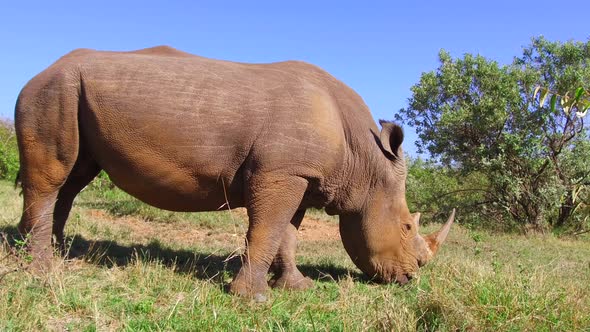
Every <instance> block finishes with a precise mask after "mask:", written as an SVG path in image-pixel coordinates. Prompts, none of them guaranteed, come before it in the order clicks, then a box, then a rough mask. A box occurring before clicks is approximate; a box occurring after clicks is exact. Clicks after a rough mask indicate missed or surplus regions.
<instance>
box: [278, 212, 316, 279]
mask: <svg viewBox="0 0 590 332" xmlns="http://www.w3.org/2000/svg"><path fill="white" fill-rule="evenodd" d="M304 215H305V210H298V211H297V212H296V213H295V215H294V216H293V219H291V224H290V225H288V226H287V229H286V231H285V234H284V235H283V240H282V242H281V246H280V247H279V252H278V253H277V256H276V257H275V259H274V261H273V262H272V265H271V270H272V271H273V272H274V276H273V278H272V279H271V280H270V282H269V285H270V286H271V287H273V288H283V289H292V290H303V289H308V288H310V287H312V286H313V281H312V280H311V279H309V278H307V277H305V276H304V275H303V274H302V273H301V272H300V271H299V269H298V268H297V265H296V264H295V253H296V251H297V230H298V229H299V225H301V221H302V220H303V216H304Z"/></svg>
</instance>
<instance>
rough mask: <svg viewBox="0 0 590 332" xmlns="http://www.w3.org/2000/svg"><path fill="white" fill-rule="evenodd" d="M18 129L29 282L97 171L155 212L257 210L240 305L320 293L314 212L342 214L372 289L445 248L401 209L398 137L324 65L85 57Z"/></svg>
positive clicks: (347, 239)
mask: <svg viewBox="0 0 590 332" xmlns="http://www.w3.org/2000/svg"><path fill="white" fill-rule="evenodd" d="M15 125H16V131H17V139H18V144H19V151H20V162H21V169H20V181H21V183H22V187H23V196H24V208H23V216H22V219H21V222H20V224H19V229H20V231H21V232H22V233H32V238H31V246H30V250H31V253H32V254H33V258H34V262H33V267H34V268H36V269H37V270H41V271H42V270H44V269H46V268H47V267H48V266H49V265H50V256H51V249H50V247H51V234H52V233H54V234H55V236H56V237H57V239H58V241H60V242H61V241H63V228H64V225H65V222H66V219H67V216H68V214H69V211H70V208H71V205H72V202H73V199H74V197H75V196H76V195H77V194H78V193H79V192H80V190H81V189H82V188H83V187H84V186H86V185H87V184H88V183H89V182H90V181H91V180H92V179H93V178H94V177H95V176H96V175H97V174H98V172H99V171H100V170H104V171H106V172H107V173H108V174H109V176H110V178H111V179H112V181H113V182H114V183H115V184H116V185H117V186H118V187H120V188H121V189H123V190H124V191H126V192H128V193H129V194H131V195H133V196H135V197H137V198H138V199H140V200H142V201H144V202H146V203H148V204H150V205H153V206H155V207H158V208H162V209H167V210H172V211H215V210H218V209H219V208H220V207H223V206H230V207H246V208H247V210H248V216H249V228H248V232H247V235H246V239H247V250H246V253H245V254H244V260H243V266H242V268H241V270H240V272H239V273H238V275H237V276H236V277H235V278H234V280H233V282H232V284H231V287H230V290H231V292H233V293H236V294H240V295H245V296H254V297H260V296H262V295H263V294H264V293H265V292H266V290H267V288H268V285H267V281H266V274H267V273H268V271H269V269H270V268H271V267H272V268H273V270H274V272H275V278H274V279H273V280H272V281H271V285H272V286H274V287H283V288H289V289H303V288H307V287H309V286H311V281H310V280H309V279H307V278H305V277H304V276H303V275H302V274H301V273H300V272H299V270H298V269H297V267H296V265H295V249H296V238H295V236H296V232H297V228H298V227H299V225H300V223H301V221H302V219H303V216H304V213H305V210H306V209H307V208H310V207H315V208H325V209H326V211H327V212H328V213H330V214H338V215H340V220H341V221H340V233H341V237H342V241H343V244H344V247H345V248H346V250H347V252H348V253H349V255H350V257H351V258H352V260H353V261H354V263H355V264H356V265H357V266H358V267H359V268H360V269H361V270H362V271H363V272H365V273H366V274H368V275H369V276H371V277H374V278H375V279H376V280H379V281H383V282H392V281H397V282H399V283H405V282H407V281H408V279H409V277H411V275H412V274H413V273H415V272H416V271H417V270H418V266H420V265H423V264H425V263H426V262H427V261H428V260H429V259H431V257H432V255H433V254H434V253H435V252H436V250H437V249H438V246H439V245H440V244H441V243H442V241H444V238H445V237H446V234H447V233H448V229H449V227H450V224H451V223H452V220H453V216H451V218H450V219H449V222H447V224H446V225H445V227H443V229H441V231H439V232H437V233H436V234H433V235H430V236H428V237H421V236H420V235H419V234H418V218H419V214H414V215H412V214H410V212H409V211H408V208H407V204H406V201H405V177H406V166H405V163H404V159H403V153H402V150H401V143H402V141H403V134H402V131H401V128H400V127H398V126H397V125H395V124H393V123H389V122H382V127H383V129H382V130H381V131H379V129H378V128H377V125H376V124H375V122H374V121H373V118H372V117H371V114H370V112H369V110H368V108H367V106H366V105H365V103H364V102H363V100H362V99H361V97H359V96H358V95H357V94H356V93H355V92H354V91H353V90H351V89H350V88H349V87H347V86H346V85H344V84H343V83H342V82H340V81H338V80H336V79H335V78H334V77H332V76H330V75H329V74H328V73H326V72H325V71H323V70H321V69H319V68H318V67H315V66H313V65H310V64H307V63H303V62H297V61H288V62H280V63H273V64H243V63H234V62H228V61H219V60H212V59H206V58H202V57H198V56H194V55H191V54H188V53H184V52H181V51H178V50H175V49H173V48H170V47H165V46H162V47H155V48H150V49H144V50H139V51H135V52H99V51H94V50H84V49H82V50H76V51H73V52H71V53H69V54H67V55H65V56H64V57H62V58H61V59H59V60H58V61H57V62H56V63H54V64H53V65H51V66H50V67H49V68H48V69H46V70H45V71H43V72H42V73H40V74H39V75H37V76H36V77H34V78H33V79H32V80H31V81H30V82H29V83H27V85H26V86H25V87H24V88H23V90H22V92H21V94H20V95H19V98H18V101H17V105H16V111H15Z"/></svg>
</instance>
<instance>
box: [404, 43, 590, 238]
mask: <svg viewBox="0 0 590 332" xmlns="http://www.w3.org/2000/svg"><path fill="white" fill-rule="evenodd" d="M439 60H440V65H439V67H438V68H437V70H435V71H432V72H428V73H425V74H423V75H422V77H421V79H420V82H419V83H418V84H416V85H415V86H414V87H413V88H412V92H413V96H412V97H411V98H410V99H409V101H408V107H406V108H404V109H402V110H400V113H399V115H398V116H397V120H398V121H401V122H404V123H406V124H409V125H411V126H413V127H415V128H416V131H417V133H418V137H419V142H418V148H419V152H426V151H428V152H429V153H430V154H431V156H433V157H434V158H435V159H436V160H438V162H439V163H440V165H442V166H444V167H445V168H446V169H447V172H455V174H456V176H459V177H461V178H464V179H469V178H472V179H477V181H475V182H474V181H467V180H465V181H463V182H469V183H470V184H469V186H467V187H466V188H469V189H470V190H479V191H480V194H479V197H477V199H479V202H476V201H474V200H473V199H475V197H469V198H468V199H464V200H460V201H458V202H457V203H458V206H459V208H468V210H469V208H473V206H479V207H480V209H479V211H480V213H481V215H482V217H485V218H486V219H488V220H490V219H491V220H493V221H495V222H498V223H502V224H507V225H509V224H513V223H518V224H521V225H526V226H532V227H534V228H535V229H544V228H546V227H564V226H571V227H575V228H580V227H582V226H583V225H582V224H580V221H581V220H583V219H584V217H583V216H580V215H578V214H579V213H581V212H582V211H583V209H580V207H581V206H582V204H583V202H582V200H581V197H587V191H588V183H589V182H590V165H589V164H588V163H587V162H586V160H589V159H590V151H588V150H587V149H586V148H585V146H586V145H587V144H588V138H587V135H586V128H585V127H584V123H583V117H582V116H583V115H584V112H585V109H584V108H585V107H586V104H585V101H584V96H585V90H580V89H578V87H586V86H590V66H589V64H590V42H589V43H574V42H568V43H553V42H549V41H547V40H545V39H543V38H536V39H533V41H532V45H530V46H529V47H527V48H526V49H524V51H523V55H522V56H521V57H519V58H516V59H515V60H514V62H513V64H511V65H508V66H501V65H499V64H498V63H497V62H495V61H491V60H488V59H486V58H484V57H483V56H479V55H478V56H474V55H471V54H466V55H464V56H463V57H462V58H458V59H453V58H452V57H451V56H450V55H449V54H448V53H447V52H445V51H441V52H440V54H439ZM536 86H544V87H546V89H545V90H541V89H538V90H537V92H541V93H540V94H534V93H533V91H534V90H535V87H536ZM547 91H555V93H557V94H559V96H564V97H561V98H560V97H558V95H557V94H553V95H552V97H551V99H552V100H551V101H550V103H549V104H548V105H547V104H546V103H545V99H546V98H547V97H548V95H549V93H548V92H547ZM568 91H574V92H569V93H568ZM569 96H572V97H569ZM558 101H559V102H558ZM442 179H444V177H442ZM445 181H446V180H445ZM435 187H436V185H435ZM453 190H459V189H457V188H456V187H452V186H451V187H450V188H449V190H448V191H449V192H452V191H453ZM581 193H582V194H581ZM580 194H581V195H580ZM574 198H575V199H574ZM477 199H476V200H477ZM474 204H475V205H474Z"/></svg>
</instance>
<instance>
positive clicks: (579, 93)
mask: <svg viewBox="0 0 590 332" xmlns="http://www.w3.org/2000/svg"><path fill="white" fill-rule="evenodd" d="M583 94H584V88H582V87H579V88H577V89H576V94H575V96H574V100H575V101H578V100H580V97H582V95H583Z"/></svg>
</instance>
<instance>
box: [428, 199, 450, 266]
mask: <svg viewBox="0 0 590 332" xmlns="http://www.w3.org/2000/svg"><path fill="white" fill-rule="evenodd" d="M453 221H455V209H453V212H451V216H450V217H449V219H448V220H447V222H446V223H445V224H444V225H443V226H442V227H441V229H439V230H438V231H437V232H434V233H432V234H429V235H427V236H425V237H424V240H426V243H428V248H429V249H430V252H431V253H432V256H434V255H436V252H437V251H438V248H440V246H441V245H442V244H443V242H445V239H446V238H447V235H448V234H449V230H450V229H451V225H452V224H453Z"/></svg>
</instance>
